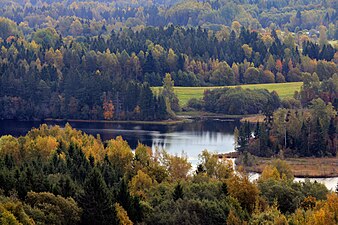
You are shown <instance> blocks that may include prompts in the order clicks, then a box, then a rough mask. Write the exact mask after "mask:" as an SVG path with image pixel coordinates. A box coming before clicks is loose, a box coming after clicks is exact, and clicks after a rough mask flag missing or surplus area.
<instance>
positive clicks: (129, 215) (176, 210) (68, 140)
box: [0, 124, 338, 225]
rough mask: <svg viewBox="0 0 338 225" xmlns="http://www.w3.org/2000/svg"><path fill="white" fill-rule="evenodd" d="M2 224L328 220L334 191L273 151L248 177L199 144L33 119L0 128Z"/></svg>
mask: <svg viewBox="0 0 338 225" xmlns="http://www.w3.org/2000/svg"><path fill="white" fill-rule="evenodd" d="M0 165H1V166H0V189H1V193H0V221H1V224H4V225H5V224H14V225H15V224H90V225H93V224H100V225H105V224H121V225H122V224H210V223H212V224H229V225H230V224H304V225H305V224H328V225H330V224H337V223H338V220H337V215H338V205H337V202H338V195H337V193H335V192H332V191H328V190H327V188H326V187H325V186H324V185H323V184H320V183H317V182H315V183H312V182H310V181H308V180H307V181H305V182H296V181H294V177H293V175H292V172H291V170H290V168H289V167H288V164H286V163H285V162H284V161H282V160H276V161H274V162H273V163H272V164H271V165H270V166H267V167H266V168H265V169H264V171H263V173H262V175H261V177H260V178H259V179H258V181H256V182H251V181H250V180H249V177H248V174H246V173H245V172H244V171H241V170H239V171H238V172H236V173H234V171H233V166H232V162H231V161H230V160H227V159H225V158H223V159H221V160H219V159H218V156H217V155H215V154H213V153H212V152H208V151H207V150H205V151H203V152H201V154H200V155H199V164H198V166H197V169H196V171H194V172H192V173H191V172H190V171H191V168H192V165H191V163H189V162H188V160H187V156H186V155H181V156H178V155H171V154H169V153H167V152H165V151H160V150H155V151H152V150H151V148H149V147H147V146H145V145H142V144H141V143H139V145H138V146H137V148H136V149H135V151H134V152H132V150H131V148H130V147H129V145H128V143H127V142H126V141H124V140H123V139H122V137H117V138H116V139H112V140H109V141H107V142H102V141H101V138H100V136H97V137H94V136H91V135H87V134H85V133H83V132H81V131H78V130H75V129H73V128H72V127H71V126H70V125H69V124H68V125H66V127H65V128H64V129H61V128H60V127H58V126H52V127H48V126H47V125H41V126H40V127H39V128H37V129H36V128H34V129H32V130H31V131H29V132H28V133H27V134H26V135H25V136H21V137H19V138H15V137H13V136H11V135H5V136H2V137H1V138H0Z"/></svg>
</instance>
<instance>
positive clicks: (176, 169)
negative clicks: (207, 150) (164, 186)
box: [164, 153, 191, 181]
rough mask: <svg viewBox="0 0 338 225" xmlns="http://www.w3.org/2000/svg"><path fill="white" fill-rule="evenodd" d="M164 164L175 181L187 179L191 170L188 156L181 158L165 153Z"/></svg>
mask: <svg viewBox="0 0 338 225" xmlns="http://www.w3.org/2000/svg"><path fill="white" fill-rule="evenodd" d="M164 163H165V166H166V168H167V170H168V172H169V174H170V178H171V179H172V180H173V181H177V180H181V179H187V178H188V173H189V171H190V169H191V163H190V162H188V157H187V155H186V154H184V153H182V155H181V156H178V155H170V154H168V153H164Z"/></svg>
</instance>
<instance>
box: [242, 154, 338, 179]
mask: <svg viewBox="0 0 338 225" xmlns="http://www.w3.org/2000/svg"><path fill="white" fill-rule="evenodd" d="M256 160H257V161H256V163H255V165H254V166H251V167H246V169H247V171H249V172H258V173H261V172H262V171H263V169H264V168H265V166H267V165H269V164H271V162H272V160H274V159H271V158H261V157H256ZM285 161H286V162H287V163H288V164H289V165H290V168H291V170H292V173H293V175H294V176H296V177H308V178H311V177H336V176H338V158H285Z"/></svg>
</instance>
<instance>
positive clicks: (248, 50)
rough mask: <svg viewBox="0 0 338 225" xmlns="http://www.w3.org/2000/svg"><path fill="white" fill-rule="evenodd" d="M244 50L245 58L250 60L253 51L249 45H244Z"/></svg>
mask: <svg viewBox="0 0 338 225" xmlns="http://www.w3.org/2000/svg"><path fill="white" fill-rule="evenodd" d="M242 49H243V51H244V53H245V56H246V57H247V58H250V57H251V54H252V51H253V50H252V48H251V47H250V46H249V45H247V44H244V45H242Z"/></svg>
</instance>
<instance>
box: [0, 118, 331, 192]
mask: <svg viewBox="0 0 338 225" xmlns="http://www.w3.org/2000/svg"><path fill="white" fill-rule="evenodd" d="M40 124H42V122H21V121H9V120H6V121H1V120H0V135H6V134H11V135H13V136H20V135H25V134H26V133H27V132H28V131H29V130H31V129H32V128H33V127H39V126H40ZM47 124H48V125H59V126H61V127H64V126H65V122H47ZM70 125H71V126H72V127H74V128H76V129H79V130H82V131H83V132H86V133H88V134H92V135H95V136H96V135H97V134H100V136H101V139H102V140H104V141H106V140H109V139H112V138H116V137H117V136H119V135H121V136H123V138H124V139H125V140H127V141H128V143H129V145H130V146H131V148H135V147H136V146H137V144H138V142H141V143H143V144H146V145H148V146H151V147H152V149H155V148H159V149H166V150H167V151H168V152H170V153H172V154H178V155H180V154H181V153H182V151H184V152H185V153H186V154H187V155H188V158H189V161H190V162H191V163H192V164H193V165H194V166H196V164H197V163H198V154H200V153H201V152H202V151H203V150H204V149H208V150H209V151H213V152H214V151H217V152H220V153H224V152H231V151H233V149H234V146H233V143H234V136H233V131H234V129H235V126H238V125H239V122H238V121H228V120H220V119H215V120H204V121H194V122H192V123H188V124H179V125H144V124H142V125H139V124H128V123H126V124H125V123H123V124H112V123H93V122H90V123H87V122H71V123H70ZM258 176H259V174H252V175H251V180H254V179H257V178H258ZM295 180H296V181H302V180H304V179H302V178H296V179H295ZM310 180H311V181H315V180H316V181H317V182H321V183H324V184H325V185H326V186H327V187H328V188H329V189H332V190H334V189H335V186H336V185H337V182H338V177H336V178H316V179H310Z"/></svg>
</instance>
